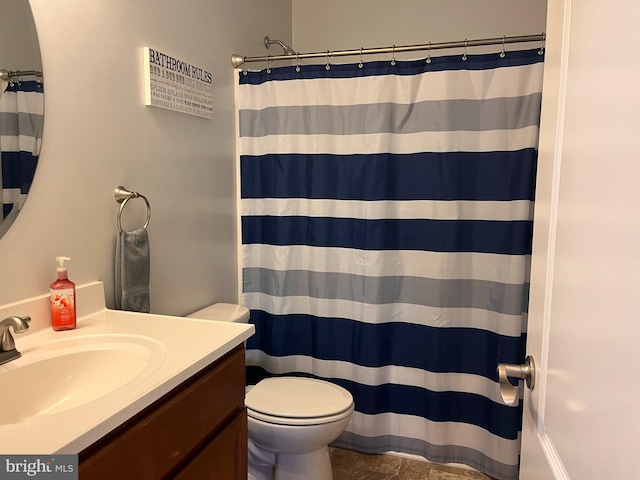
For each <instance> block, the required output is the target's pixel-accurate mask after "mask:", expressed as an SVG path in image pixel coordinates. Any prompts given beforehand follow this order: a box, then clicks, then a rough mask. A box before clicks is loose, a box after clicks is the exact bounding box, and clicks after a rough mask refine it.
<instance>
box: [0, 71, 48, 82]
mask: <svg viewBox="0 0 640 480" xmlns="http://www.w3.org/2000/svg"><path fill="white" fill-rule="evenodd" d="M31 76H34V77H39V78H42V72H39V71H38V70H14V71H11V70H2V69H0V80H5V81H7V80H10V79H11V78H16V77H31Z"/></svg>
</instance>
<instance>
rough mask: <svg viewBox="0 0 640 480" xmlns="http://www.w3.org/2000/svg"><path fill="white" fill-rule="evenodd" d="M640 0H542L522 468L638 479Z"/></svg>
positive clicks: (542, 475) (533, 472)
mask: <svg viewBox="0 0 640 480" xmlns="http://www.w3.org/2000/svg"><path fill="white" fill-rule="evenodd" d="M639 23H640V2H638V1H637V0H629V1H615V2H595V1H584V0H581V1H573V2H572V1H570V0H558V1H555V0H549V5H548V24H547V38H548V43H547V56H546V59H545V78H544V87H543V106H542V120H541V131H540V135H541V136H540V160H539V168H538V184H537V193H536V213H535V220H534V248H533V255H532V276H531V297H530V309H529V330H528V343H527V354H528V355H533V356H534V357H535V359H536V363H537V367H538V371H537V376H536V385H535V388H534V389H533V390H532V391H529V390H526V391H525V399H524V402H525V403H524V411H525V413H524V426H523V435H522V457H521V468H520V478H521V479H523V480H531V479H544V480H546V479H553V478H556V479H573V480H590V479H605V478H606V479H636V478H640V439H639V436H640V413H639V412H640V373H639V372H638V369H637V363H638V362H637V360H638V354H637V352H638V351H640V55H639V54H637V53H635V52H634V50H635V49H636V47H637V45H639V44H640V29H639V28H638V27H637V25H638V24H639Z"/></svg>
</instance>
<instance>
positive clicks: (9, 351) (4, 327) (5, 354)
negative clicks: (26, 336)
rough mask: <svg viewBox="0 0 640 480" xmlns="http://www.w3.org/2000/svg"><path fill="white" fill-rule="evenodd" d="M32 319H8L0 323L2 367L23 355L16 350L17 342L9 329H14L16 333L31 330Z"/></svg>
mask: <svg viewBox="0 0 640 480" xmlns="http://www.w3.org/2000/svg"><path fill="white" fill-rule="evenodd" d="M30 321H31V317H28V316H27V317H18V316H15V315H14V316H12V317H7V318H5V319H4V320H2V321H1V322H0V365H2V364H3V363H7V362H10V361H11V360H15V359H16V358H19V357H20V356H21V355H22V354H21V353H20V352H19V351H18V350H16V342H15V341H14V340H13V337H12V336H11V332H10V331H9V327H13V331H14V332H15V333H23V332H26V331H27V330H29V322H30Z"/></svg>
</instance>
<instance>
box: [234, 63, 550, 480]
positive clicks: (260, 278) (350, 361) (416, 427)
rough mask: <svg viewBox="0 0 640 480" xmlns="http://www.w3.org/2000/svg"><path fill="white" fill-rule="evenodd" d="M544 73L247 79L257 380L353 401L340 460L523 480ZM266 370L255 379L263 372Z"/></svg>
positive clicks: (281, 73)
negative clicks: (507, 382)
mask: <svg viewBox="0 0 640 480" xmlns="http://www.w3.org/2000/svg"><path fill="white" fill-rule="evenodd" d="M542 70H543V57H542V56H541V55H539V54H538V52H537V51H536V50H531V51H520V52H508V53H507V55H506V57H505V58H500V56H499V54H497V53H496V54H488V55H469V56H468V57H467V60H466V61H463V60H462V59H461V57H460V56H445V57H439V58H432V59H431V61H430V62H427V61H425V60H420V61H408V62H404V61H396V62H395V65H392V64H391V62H386V61H385V62H370V63H365V64H364V65H363V66H362V67H359V65H358V64H352V65H331V66H330V68H329V69H327V68H326V66H325V65H313V66H311V65H308V66H302V67H301V68H300V71H299V72H298V71H296V67H295V66H287V67H279V68H272V69H270V71H266V70H263V71H261V72H241V73H240V74H239V77H240V80H239V83H240V84H239V87H238V108H239V112H238V114H239V137H240V138H239V144H240V169H241V226H242V275H243V302H244V304H245V305H246V306H248V307H249V308H250V310H251V322H252V323H254V324H255V325H256V334H255V336H253V337H252V338H251V339H250V340H249V342H248V344H247V363H248V365H249V366H253V367H258V368H259V369H260V370H261V371H262V373H264V374H267V375H279V374H292V373H293V374H299V375H310V376H316V377H320V378H324V379H328V380H330V381H333V382H335V383H337V384H339V385H341V386H343V387H345V388H347V389H348V390H349V391H350V392H351V393H352V394H353V396H354V400H355V406H356V411H355V413H354V415H353V419H352V421H351V423H350V425H349V427H348V428H347V430H346V431H345V433H344V434H343V435H342V436H341V437H340V439H339V440H338V441H337V442H336V445H339V446H343V447H347V448H352V449H354V450H358V451H363V452H387V451H396V452H404V453H409V454H417V455H421V456H424V457H426V458H428V459H430V460H432V461H437V462H455V463H463V464H468V465H470V466H472V467H475V468H477V469H479V470H481V471H483V472H485V473H487V474H489V475H491V476H493V477H496V478H499V479H514V478H517V476H518V455H519V447H520V436H519V432H520V430H521V414H522V407H521V405H518V406H516V407H508V406H506V405H504V404H503V403H502V401H501V399H500V395H499V387H498V383H497V381H498V378H497V373H496V366H497V364H498V363H500V362H506V363H522V362H523V360H524V347H525V345H524V344H525V333H524V332H525V331H526V309H527V301H528V276H529V271H528V263H529V257H530V253H531V238H532V208H533V199H534V188H535V174H536V159H537V144H538V128H539V116H540V102H541V88H542ZM250 368H251V367H250Z"/></svg>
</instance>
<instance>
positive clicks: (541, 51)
mask: <svg viewBox="0 0 640 480" xmlns="http://www.w3.org/2000/svg"><path fill="white" fill-rule="evenodd" d="M546 39H547V34H546V33H545V32H542V42H540V50H538V55H544V42H545V40H546Z"/></svg>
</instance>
